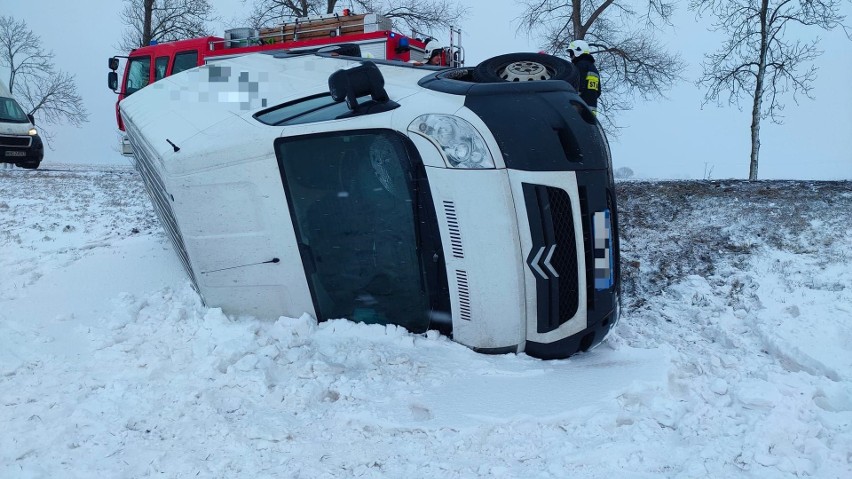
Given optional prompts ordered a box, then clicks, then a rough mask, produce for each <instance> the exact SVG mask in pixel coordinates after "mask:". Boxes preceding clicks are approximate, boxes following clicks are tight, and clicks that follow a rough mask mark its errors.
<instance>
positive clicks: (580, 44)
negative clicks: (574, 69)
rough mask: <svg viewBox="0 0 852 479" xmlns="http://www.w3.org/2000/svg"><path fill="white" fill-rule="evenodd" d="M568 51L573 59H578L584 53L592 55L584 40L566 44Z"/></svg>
mask: <svg viewBox="0 0 852 479" xmlns="http://www.w3.org/2000/svg"><path fill="white" fill-rule="evenodd" d="M568 51H569V52H571V53H573V54H574V56H575V57H579V56H580V55H582V54H584V53H592V50H591V48H590V47H589V44H588V43H586V42H585V40H573V41H572V42H571V43H569V44H568Z"/></svg>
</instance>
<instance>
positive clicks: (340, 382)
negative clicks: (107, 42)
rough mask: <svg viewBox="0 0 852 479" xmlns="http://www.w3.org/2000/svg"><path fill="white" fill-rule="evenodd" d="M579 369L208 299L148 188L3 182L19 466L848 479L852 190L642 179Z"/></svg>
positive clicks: (4, 389) (139, 471)
mask: <svg viewBox="0 0 852 479" xmlns="http://www.w3.org/2000/svg"><path fill="white" fill-rule="evenodd" d="M620 186H621V190H620V192H619V195H620V198H621V200H622V203H621V215H622V217H621V219H622V222H623V226H624V228H623V235H624V236H623V245H622V246H623V251H624V277H625V306H626V312H625V315H624V316H623V318H622V320H621V322H620V324H619V325H618V328H617V330H616V333H615V334H614V335H612V337H611V339H610V340H609V341H607V342H606V343H604V344H603V345H601V346H600V347H598V348H597V349H595V350H593V351H591V352H589V353H586V354H582V355H578V356H575V357H573V358H570V359H568V360H563V361H540V360H535V359H532V358H529V357H527V356H525V355H503V356H486V355H481V354H477V353H474V352H472V351H470V350H468V349H467V348H465V347H463V346H461V345H458V344H456V343H453V342H452V341H450V340H448V339H447V338H445V337H442V336H440V335H438V334H436V333H434V332H430V333H427V334H425V335H413V334H410V333H408V332H407V331H405V330H403V329H401V328H398V327H394V326H387V327H384V326H379V325H365V324H355V323H351V322H349V321H346V320H335V321H329V322H325V323H321V324H316V322H315V321H314V320H313V319H312V318H310V317H308V316H303V317H301V318H286V317H282V318H280V319H278V320H277V321H275V322H265V321H259V320H257V319H254V318H250V317H228V316H226V315H224V314H222V312H221V311H219V310H218V309H210V308H206V307H204V306H203V305H202V304H201V303H200V300H199V298H198V296H197V295H196V294H195V292H194V291H193V290H192V289H191V288H190V286H189V285H188V282H187V280H186V279H185V277H184V274H183V272H182V270H181V269H180V266H179V263H178V261H177V259H176V256H175V255H174V253H173V252H172V251H171V249H170V247H169V246H168V243H167V240H166V239H165V237H164V235H163V234H162V233H161V231H160V229H159V226H158V224H157V223H156V218H155V217H154V215H153V213H152V212H151V210H150V207H149V205H148V200H147V197H145V195H144V189H143V188H142V186H141V183H140V181H139V180H138V178H137V177H136V176H135V174H134V173H133V172H132V171H130V170H128V169H124V168H111V169H103V170H93V169H81V168H69V170H68V171H40V170H39V171H36V172H25V171H21V170H12V171H4V172H0V198H2V200H0V246H2V247H3V251H4V254H3V256H2V258H0V268H2V269H0V272H1V273H0V428H2V430H3V434H0V477H3V478H6V477H9V478H38V477H63V478H66V477H67V478H75V477H79V478H90V477H96V476H98V475H100V476H104V477H149V476H157V477H223V478H225V477H227V478H232V477H258V478H264V477H270V478H271V477H306V478H308V477H309V478H321V477H459V478H461V477H465V478H466V477H477V476H483V477H524V476H526V477H554V478H563V477H569V476H571V477H590V478H594V477H613V476H614V477H723V476H728V477H730V476H735V477H756V478H757V477H761V478H762V477H793V476H796V477H800V476H811V477H821V478H833V477H837V478H840V477H849V475H850V472H852V427H850V421H852V377H850V373H849V371H850V370H852V369H850V367H851V366H852V353H850V347H849V345H850V344H852V321H850V318H851V317H852V314H850V310H852V267H850V262H849V254H850V253H849V252H850V251H852V232H850V230H849V227H848V226H847V225H848V224H849V220H850V216H851V215H852V213H850V212H852V186H850V184H849V183H789V184H783V183H756V184H749V183H730V184H720V183H715V184H714V183H700V182H693V183H643V182H635V183H634V182H628V183H622V184H621V185H620Z"/></svg>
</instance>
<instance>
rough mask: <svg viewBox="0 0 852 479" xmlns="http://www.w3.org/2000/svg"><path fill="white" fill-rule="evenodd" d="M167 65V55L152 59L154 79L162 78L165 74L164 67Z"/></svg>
mask: <svg viewBox="0 0 852 479" xmlns="http://www.w3.org/2000/svg"><path fill="white" fill-rule="evenodd" d="M168 66H169V57H157V59H156V60H154V81H157V80H162V79H163V78H164V77H165V76H166V68H168Z"/></svg>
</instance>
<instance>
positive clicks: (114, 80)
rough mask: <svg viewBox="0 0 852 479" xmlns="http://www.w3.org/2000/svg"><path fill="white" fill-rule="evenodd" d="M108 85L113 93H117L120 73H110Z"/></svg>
mask: <svg viewBox="0 0 852 479" xmlns="http://www.w3.org/2000/svg"><path fill="white" fill-rule="evenodd" d="M107 85H108V86H109V89H110V90H112V91H115V90H116V89H117V88H118V73H116V72H109V73H108V74H107Z"/></svg>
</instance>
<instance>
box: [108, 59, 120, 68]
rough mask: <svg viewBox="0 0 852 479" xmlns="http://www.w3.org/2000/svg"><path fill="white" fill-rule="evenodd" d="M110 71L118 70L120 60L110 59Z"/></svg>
mask: <svg viewBox="0 0 852 479" xmlns="http://www.w3.org/2000/svg"><path fill="white" fill-rule="evenodd" d="M109 69H110V70H112V71H115V70H118V58H116V57H111V58H110V59H109Z"/></svg>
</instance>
